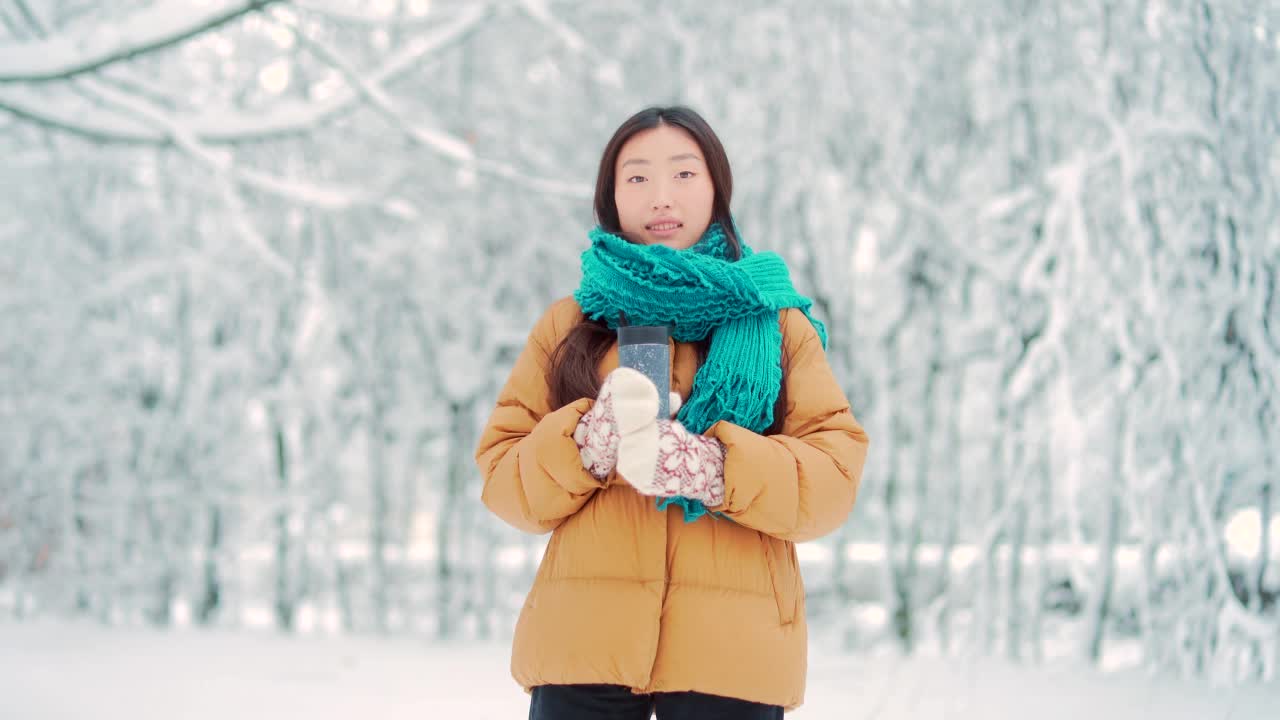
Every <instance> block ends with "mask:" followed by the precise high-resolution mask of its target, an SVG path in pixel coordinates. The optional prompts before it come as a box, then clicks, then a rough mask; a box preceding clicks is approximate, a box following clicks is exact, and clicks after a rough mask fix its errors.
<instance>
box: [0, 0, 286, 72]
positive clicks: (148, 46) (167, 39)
mask: <svg viewBox="0 0 1280 720" xmlns="http://www.w3.org/2000/svg"><path fill="white" fill-rule="evenodd" d="M277 1H278V0H210V1H209V2H207V3H205V4H203V5H194V4H192V3H190V2H176V1H175V2H162V3H157V4H155V5H152V6H150V7H148V8H145V9H143V10H140V11H138V12H136V13H133V14H131V15H129V16H128V17H125V18H122V19H120V20H118V21H117V22H114V23H110V24H106V25H102V24H98V25H87V26H85V27H83V28H79V29H77V30H75V31H69V32H67V33H64V34H61V35H55V36H53V37H49V38H46V39H42V40H38V41H35V42H26V43H18V44H14V45H5V46H0V83H13V82H41V81H48V80H62V79H66V78H70V77H74V76H76V75H80V74H82V73H86V72H91V71H93V70H97V69H99V68H102V67H105V66H107V65H111V64H112V63H116V62H120V61H122V60H128V59H130V58H134V57H137V56H139V55H144V54H146V53H150V52H154V51H156V50H160V49H162V48H166V47H168V46H170V45H175V44H177V43H180V42H182V41H184V40H186V39H188V38H192V37H195V36H197V35H200V34H202V33H205V32H208V31H209V30H212V29H214V28H217V27H219V26H221V25H224V24H226V23H228V22H231V21H232V20H235V19H236V18H239V17H241V16H242V15H246V14H248V13H251V12H254V11H256V10H259V9H261V8H263V7H266V6H267V5H270V4H272V3H274V2H277Z"/></svg>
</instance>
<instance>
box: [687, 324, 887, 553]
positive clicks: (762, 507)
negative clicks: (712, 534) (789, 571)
mask: <svg viewBox="0 0 1280 720" xmlns="http://www.w3.org/2000/svg"><path fill="white" fill-rule="evenodd" d="M782 323H783V344H784V345H785V346H786V349H787V353H786V354H787V363H786V374H785V376H784V378H783V382H784V383H785V384H786V392H787V414H786V418H785V419H784V421H783V426H782V432H781V433H780V434H777V435H768V436H765V435H760V434H757V433H754V432H752V431H750V430H747V429H746V428H743V427H741V426H738V425H734V424H733V423H730V422H728V421H724V420H722V421H720V422H718V423H716V424H715V425H712V426H711V427H710V428H709V429H708V430H707V432H706V434H707V435H710V436H712V437H715V438H717V439H718V440H720V442H722V443H723V444H724V446H725V448H726V454H725V463H724V479H725V500H724V502H723V503H722V504H721V505H718V506H716V507H711V508H708V509H709V510H712V511H718V512H721V513H723V514H725V515H726V516H728V517H729V518H730V519H732V520H733V521H735V522H737V523H739V524H741V525H745V526H747V527H750V528H753V529H756V530H759V531H760V532H763V533H765V534H768V535H772V536H774V537H777V538H780V539H783V540H790V541H792V542H805V541H808V540H814V539H817V538H819V537H822V536H823V535H826V534H827V533H830V532H832V531H834V530H835V529H837V528H838V527H840V525H841V524H843V523H844V521H845V519H846V518H847V517H848V515H849V513H850V512H851V511H852V510H853V503H854V498H855V497H856V495H857V493H858V483H859V481H860V480H861V478H862V466H863V463H864V462H865V461H866V458H867V444H868V443H867V435H866V433H865V432H863V430H862V426H861V425H859V424H858V421H857V420H856V419H854V416H853V413H852V412H851V411H850V409H849V401H848V400H847V399H846V398H845V395H844V392H843V391H842V390H841V389H840V385H839V383H837V382H836V379H835V377H834V376H833V375H832V372H831V366H830V365H828V364H827V356H826V352H825V351H824V350H823V349H822V340H821V339H820V338H819V337H818V333H817V331H816V330H814V329H813V327H812V325H810V323H809V320H808V319H807V318H806V317H805V316H804V314H803V313H801V312H800V311H799V310H787V311H786V312H785V313H784V316H783V321H782Z"/></svg>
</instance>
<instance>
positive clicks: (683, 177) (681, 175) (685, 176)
mask: <svg viewBox="0 0 1280 720" xmlns="http://www.w3.org/2000/svg"><path fill="white" fill-rule="evenodd" d="M676 177H678V178H680V179H681V180H688V179H689V178H691V177H693V171H692V170H681V171H680V172H678V173H676Z"/></svg>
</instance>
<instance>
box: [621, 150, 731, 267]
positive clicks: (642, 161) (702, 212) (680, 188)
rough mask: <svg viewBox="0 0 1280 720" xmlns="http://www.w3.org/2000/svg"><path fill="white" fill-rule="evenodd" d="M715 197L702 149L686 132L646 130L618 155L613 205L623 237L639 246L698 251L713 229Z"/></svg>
mask: <svg viewBox="0 0 1280 720" xmlns="http://www.w3.org/2000/svg"><path fill="white" fill-rule="evenodd" d="M715 193H716V190H715V187H714V186H712V184H711V175H710V173H708V172H707V166H706V163H705V161H704V158H703V157H702V149H701V148H699V147H698V143H697V142H695V141H694V139H693V137H692V136H691V135H689V133H688V132H686V131H685V130H684V129H683V128H679V127H673V126H671V125H659V126H658V127H656V128H653V129H652V130H643V131H641V132H639V133H636V134H635V135H633V136H632V137H631V139H630V140H628V141H627V142H626V143H625V144H624V145H623V146H622V151H621V152H620V153H618V164H617V167H616V168H615V169H614V191H613V199H614V202H615V203H616V204H617V206H618V221H619V223H620V224H621V225H622V234H623V235H625V236H626V237H627V238H628V239H630V240H631V241H633V242H638V243H641V244H644V245H666V246H667V247H669V248H672V249H675V250H683V249H685V248H687V247H691V246H693V245H694V244H696V243H697V242H698V240H699V239H700V238H701V237H702V234H703V233H704V232H706V230H707V226H708V225H710V224H711V202H712V200H713V199H714V198H715Z"/></svg>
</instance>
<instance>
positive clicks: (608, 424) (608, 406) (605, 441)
mask: <svg viewBox="0 0 1280 720" xmlns="http://www.w3.org/2000/svg"><path fill="white" fill-rule="evenodd" d="M620 369H626V368H620ZM630 372H636V371H634V370H630ZM636 374H637V375H639V374H640V373H638V372H636ZM617 376H618V371H616V370H615V371H614V372H611V373H609V376H608V377H607V378H605V381H604V384H603V385H602V386H601V387H600V394H599V395H598V396H597V397H596V402H595V404H594V405H592V406H591V409H590V410H588V411H587V412H586V413H585V414H584V415H583V416H582V419H581V420H579V421H578V427H577V428H575V429H574V431H573V440H574V442H576V443H577V444H578V454H579V455H580V456H581V458H582V466H583V467H584V468H586V469H587V472H589V473H591V476H592V477H594V478H595V479H597V480H604V479H605V478H607V477H609V473H611V472H613V469H614V467H615V466H616V465H617V462H618V441H619V440H620V439H621V437H622V436H621V433H619V431H618V422H617V419H616V418H615V416H614V410H613V394H614V386H615V385H616V383H617ZM641 377H642V378H643V379H644V380H645V382H648V383H649V386H650V387H653V383H652V382H649V379H648V378H645V377H644V376H643V375H641ZM655 394H656V388H655ZM670 398H671V399H670V403H671V416H672V417H675V414H676V412H678V411H679V410H680V402H681V399H680V395H679V393H674V392H673V393H671V396H670ZM654 413H655V414H656V413H657V409H656V406H655V409H654Z"/></svg>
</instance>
